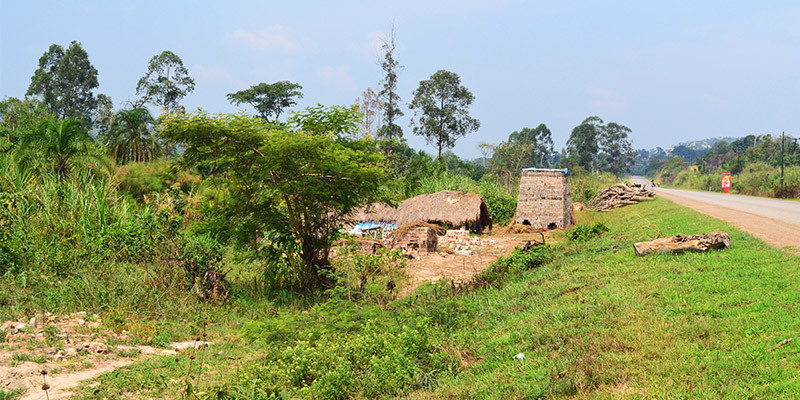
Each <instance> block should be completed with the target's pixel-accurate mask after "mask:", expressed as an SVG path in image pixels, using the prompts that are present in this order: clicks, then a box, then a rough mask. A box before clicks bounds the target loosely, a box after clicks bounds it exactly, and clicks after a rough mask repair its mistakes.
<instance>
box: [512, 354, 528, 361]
mask: <svg viewBox="0 0 800 400" xmlns="http://www.w3.org/2000/svg"><path fill="white" fill-rule="evenodd" d="M514 358H516V359H517V360H524V359H525V354H522V353H519V354H517V355H515V356H514Z"/></svg>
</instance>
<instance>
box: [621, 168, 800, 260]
mask: <svg viewBox="0 0 800 400" xmlns="http://www.w3.org/2000/svg"><path fill="white" fill-rule="evenodd" d="M631 181H633V182H635V183H642V184H646V185H650V181H649V180H647V179H645V178H643V177H641V176H634V177H631ZM655 191H656V194H657V195H658V196H660V197H663V198H666V199H669V200H672V201H674V202H676V203H678V204H681V205H685V206H687V207H689V208H692V209H694V210H696V211H699V212H702V213H704V214H708V215H711V216H713V217H716V218H719V219H722V220H725V221H728V222H731V223H733V224H734V225H736V226H737V227H739V228H741V229H742V230H745V231H747V232H750V233H752V234H754V235H755V236H758V237H759V238H761V239H763V240H764V241H766V242H767V243H770V244H772V245H774V246H777V247H786V246H791V247H794V248H800V201H792V200H779V199H770V198H763V197H752V196H742V195H735V194H723V193H714V192H699V191H692V190H679V189H665V188H656V189H655ZM793 251H795V252H796V251H797V250H796V249H795V250H793Z"/></svg>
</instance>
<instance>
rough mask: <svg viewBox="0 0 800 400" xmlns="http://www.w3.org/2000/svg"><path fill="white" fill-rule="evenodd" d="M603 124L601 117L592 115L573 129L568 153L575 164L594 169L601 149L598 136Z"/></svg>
mask: <svg viewBox="0 0 800 400" xmlns="http://www.w3.org/2000/svg"><path fill="white" fill-rule="evenodd" d="M602 124H603V120H602V119H600V117H596V116H592V117H588V118H586V119H585V120H583V122H581V124H580V125H578V126H576V127H575V128H573V129H572V134H570V136H569V139H568V140H567V154H568V156H569V159H570V161H571V162H572V163H573V164H575V165H578V166H581V167H583V168H585V169H586V170H587V171H594V169H595V160H596V159H597V153H598V150H599V145H598V143H597V137H598V135H599V134H600V129H601V126H602Z"/></svg>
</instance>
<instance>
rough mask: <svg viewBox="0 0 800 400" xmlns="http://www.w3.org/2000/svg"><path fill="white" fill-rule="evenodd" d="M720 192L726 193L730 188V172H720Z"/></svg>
mask: <svg viewBox="0 0 800 400" xmlns="http://www.w3.org/2000/svg"><path fill="white" fill-rule="evenodd" d="M721 181H722V191H723V192H725V193H728V189H730V188H731V171H722V178H721Z"/></svg>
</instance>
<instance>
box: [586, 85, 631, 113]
mask: <svg viewBox="0 0 800 400" xmlns="http://www.w3.org/2000/svg"><path fill="white" fill-rule="evenodd" d="M589 94H590V95H591V96H592V97H593V98H594V99H593V100H592V104H593V105H594V106H596V107H599V108H601V109H602V110H604V111H613V112H615V113H622V112H624V111H625V110H626V109H627V108H628V102H627V101H626V100H625V98H624V97H622V96H621V95H620V94H618V93H616V92H612V91H610V90H608V89H601V88H592V89H589Z"/></svg>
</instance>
